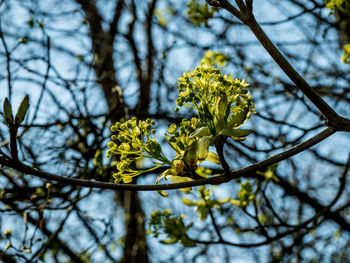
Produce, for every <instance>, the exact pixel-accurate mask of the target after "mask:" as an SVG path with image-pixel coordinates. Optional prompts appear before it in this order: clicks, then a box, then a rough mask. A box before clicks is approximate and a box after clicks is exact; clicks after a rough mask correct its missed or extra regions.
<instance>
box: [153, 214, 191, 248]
mask: <svg viewBox="0 0 350 263" xmlns="http://www.w3.org/2000/svg"><path fill="white" fill-rule="evenodd" d="M183 219H184V215H180V216H178V217H176V216H175V215H173V214H172V212H171V211H170V209H166V210H163V211H158V210H156V211H153V213H152V214H151V218H150V220H149V223H148V224H149V230H148V234H153V236H154V237H156V238H157V237H158V236H159V235H161V234H165V235H166V236H167V239H165V240H162V241H160V242H161V243H163V244H174V243H178V242H180V243H182V244H183V245H184V246H185V247H195V246H196V243H195V242H193V241H191V240H189V239H188V238H187V236H186V231H187V230H188V229H189V228H191V227H192V225H193V223H191V224H189V225H185V223H184V221H183Z"/></svg>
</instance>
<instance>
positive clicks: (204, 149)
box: [198, 136, 212, 161]
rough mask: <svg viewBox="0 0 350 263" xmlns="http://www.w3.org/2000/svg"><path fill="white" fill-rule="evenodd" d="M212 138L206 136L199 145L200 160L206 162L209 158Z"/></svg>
mask: <svg viewBox="0 0 350 263" xmlns="http://www.w3.org/2000/svg"><path fill="white" fill-rule="evenodd" d="M211 138H212V136H204V137H203V138H202V139H201V140H200V141H199V145H198V159H199V160H200V161H204V160H205V159H206V158H207V156H208V151H209V144H210V140H211Z"/></svg>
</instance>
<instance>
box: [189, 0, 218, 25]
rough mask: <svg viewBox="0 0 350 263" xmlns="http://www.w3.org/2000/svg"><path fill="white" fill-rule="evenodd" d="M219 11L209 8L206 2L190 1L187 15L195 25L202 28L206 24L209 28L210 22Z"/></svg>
mask: <svg viewBox="0 0 350 263" xmlns="http://www.w3.org/2000/svg"><path fill="white" fill-rule="evenodd" d="M201 2H202V4H201ZM218 10H219V9H218V8H217V7H211V6H209V5H208V4H207V3H206V2H205V1H204V0H190V1H189V3H188V4H187V11H186V15H187V17H188V18H189V19H190V21H191V22H192V23H193V24H194V25H196V26H200V25H202V24H204V25H205V26H208V20H209V19H210V18H212V17H213V16H214V14H215V13H216V12H217V11H218Z"/></svg>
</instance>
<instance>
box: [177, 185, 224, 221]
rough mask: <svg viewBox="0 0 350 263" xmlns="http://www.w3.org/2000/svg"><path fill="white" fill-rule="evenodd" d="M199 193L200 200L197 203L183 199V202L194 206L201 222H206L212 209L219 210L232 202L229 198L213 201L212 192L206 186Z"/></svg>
mask: <svg viewBox="0 0 350 263" xmlns="http://www.w3.org/2000/svg"><path fill="white" fill-rule="evenodd" d="M198 193H199V197H200V200H198V201H195V200H190V199H187V198H185V197H183V198H182V202H183V203H184V204H185V205H187V206H194V207H195V212H198V214H199V219H200V220H205V219H206V218H207V216H208V214H209V210H210V209H212V208H216V209H219V208H221V205H223V204H225V203H227V202H229V201H230V198H229V197H228V198H226V199H223V200H216V199H211V197H212V191H211V190H210V189H208V188H206V187H205V186H202V187H200V188H199V189H198Z"/></svg>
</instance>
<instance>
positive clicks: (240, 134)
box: [219, 128, 252, 139]
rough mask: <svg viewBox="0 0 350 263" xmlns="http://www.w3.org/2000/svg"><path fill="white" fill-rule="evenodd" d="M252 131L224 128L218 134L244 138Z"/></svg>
mask: <svg viewBox="0 0 350 263" xmlns="http://www.w3.org/2000/svg"><path fill="white" fill-rule="evenodd" d="M251 132H252V130H238V129H229V128H225V129H223V130H221V131H220V132H219V135H225V136H227V137H234V138H233V139H235V138H242V137H243V138H244V137H246V136H247V135H249V134H250V133H251Z"/></svg>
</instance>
